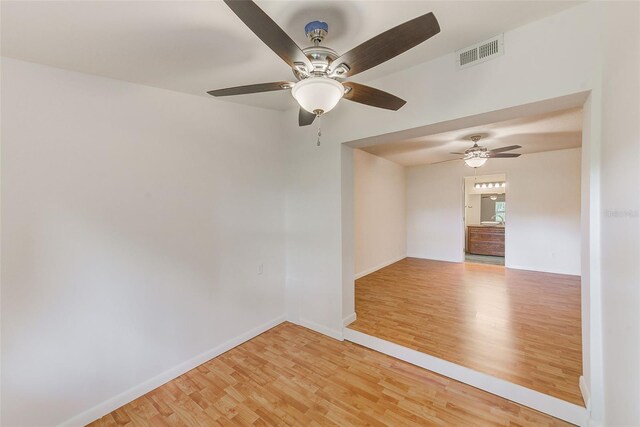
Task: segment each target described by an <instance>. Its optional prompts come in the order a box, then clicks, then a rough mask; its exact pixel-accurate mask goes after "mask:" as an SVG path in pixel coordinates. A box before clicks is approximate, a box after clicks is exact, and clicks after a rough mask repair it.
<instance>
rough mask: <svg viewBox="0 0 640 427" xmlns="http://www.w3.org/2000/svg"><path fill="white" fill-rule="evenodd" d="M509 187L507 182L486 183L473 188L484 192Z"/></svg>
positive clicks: (475, 185) (476, 184)
mask: <svg viewBox="0 0 640 427" xmlns="http://www.w3.org/2000/svg"><path fill="white" fill-rule="evenodd" d="M506 186H507V183H506V182H485V183H482V184H481V183H475V184H474V185H473V188H475V189H476V190H482V189H487V188H505V187H506Z"/></svg>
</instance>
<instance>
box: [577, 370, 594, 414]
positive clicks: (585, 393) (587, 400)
mask: <svg viewBox="0 0 640 427" xmlns="http://www.w3.org/2000/svg"><path fill="white" fill-rule="evenodd" d="M578 384H579V385H580V393H582V399H583V400H584V404H585V406H586V407H587V410H590V409H591V393H590V392H589V386H587V381H586V380H585V379H584V376H582V375H580V380H579V381H578Z"/></svg>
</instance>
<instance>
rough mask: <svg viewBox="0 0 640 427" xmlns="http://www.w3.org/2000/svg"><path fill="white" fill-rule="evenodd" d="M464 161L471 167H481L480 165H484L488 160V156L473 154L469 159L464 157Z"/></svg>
mask: <svg viewBox="0 0 640 427" xmlns="http://www.w3.org/2000/svg"><path fill="white" fill-rule="evenodd" d="M464 162H465V163H466V164H467V166H469V167H472V168H479V167H480V166H482V165H484V164H485V163H486V162H487V158H486V157H477V156H473V157H469V158H468V159H464ZM483 187H484V185H483Z"/></svg>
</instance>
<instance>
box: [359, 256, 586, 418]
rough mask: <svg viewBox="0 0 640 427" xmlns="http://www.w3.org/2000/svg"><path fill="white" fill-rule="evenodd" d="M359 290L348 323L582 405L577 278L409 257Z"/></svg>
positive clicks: (361, 282) (364, 280) (366, 280)
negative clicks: (352, 315)
mask: <svg viewBox="0 0 640 427" xmlns="http://www.w3.org/2000/svg"><path fill="white" fill-rule="evenodd" d="M355 292H356V314H357V318H358V319H357V320H356V321H355V322H354V323H352V324H351V325H349V328H351V329H354V330H356V331H360V332H363V333H365V334H368V335H373V336H376V337H378V338H382V339H385V340H387V341H392V342H394V343H396V344H400V345H402V346H405V347H408V348H411V349H414V350H417V351H420V352H422V353H427V354H430V355H432V356H436V357H439V358H441V359H445V360H448V361H450V362H453V363H456V364H459V365H463V366H466V367H468V368H471V369H475V370H477V371H480V372H484V373H487V374H490V375H493V376H496V377H499V378H502V379H505V380H507V381H510V382H513V383H516V384H519V385H522V386H524V387H527V388H530V389H533V390H537V391H540V392H542V393H545V394H548V395H551V396H555V397H558V398H560V399H563V400H565V401H568V402H572V403H575V404H578V405H581V406H584V402H583V400H582V395H581V393H580V389H579V386H578V379H579V377H580V375H581V373H582V351H581V346H582V337H581V324H580V278H579V277H578V276H566V275H560V274H548V273H538V272H531V271H523V270H511V269H506V268H504V267H501V266H495V265H483V264H473V263H449V262H440V261H430V260H423V259H417V258H405V259H404V260H402V261H399V262H397V263H395V264H392V265H390V266H388V267H386V268H383V269H382V270H378V271H376V272H374V273H372V274H370V275H368V276H365V277H363V278H361V279H358V280H357V281H356V291H355Z"/></svg>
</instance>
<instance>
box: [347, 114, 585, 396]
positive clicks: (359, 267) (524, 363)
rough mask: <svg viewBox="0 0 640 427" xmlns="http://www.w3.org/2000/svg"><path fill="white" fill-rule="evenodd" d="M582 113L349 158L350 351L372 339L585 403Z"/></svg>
mask: <svg viewBox="0 0 640 427" xmlns="http://www.w3.org/2000/svg"><path fill="white" fill-rule="evenodd" d="M582 115H583V112H582V108H580V107H574V108H569V109H562V110H556V111H550V112H545V113H543V114H535V115H529V116H522V117H518V118H514V119H509V120H504V121H499V122H494V123H487V124H483V125H480V126H472V127H466V128H460V129H455V130H451V131H447V132H442V133H438V134H431V135H424V136H420V137H415V138H412V139H406V140H398V141H393V142H388V143H384V144H378V145H371V146H368V147H363V148H361V149H356V150H354V164H353V167H354V218H355V221H354V226H355V272H356V284H355V307H356V318H357V320H356V321H355V322H353V323H351V324H350V325H349V326H348V328H349V329H350V330H351V331H354V332H353V333H354V335H355V339H356V342H359V343H361V344H364V345H367V343H369V342H370V341H368V337H374V338H376V339H380V340H383V341H386V342H390V343H393V344H396V345H399V346H402V347H404V348H407V349H410V350H413V351H417V352H419V353H422V354H424V355H427V356H428V357H434V358H437V359H438V360H444V361H446V362H450V363H452V364H455V365H459V366H462V367H464V368H468V369H470V370H473V371H476V372H480V373H482V374H486V375H487V376H488V377H489V378H490V381H491V380H494V379H498V380H504V381H507V382H508V383H510V384H514V385H515V386H517V387H524V388H526V389H528V390H533V391H535V392H539V393H543V394H545V395H547V396H551V397H553V398H556V399H559V400H561V401H562V402H566V403H569V404H572V405H579V406H584V405H585V402H584V401H583V398H582V395H581V392H580V384H579V383H580V377H581V375H582V339H581V290H580V286H581V282H580V274H581V273H580V271H581V270H580V255H581V252H580V247H581V227H580V215H581V159H582V149H581V146H582V126H583V120H582ZM374 348H375V347H374ZM415 357H418V358H419V357H421V356H419V355H417V356H415ZM425 360H430V359H428V358H426V359H425Z"/></svg>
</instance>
